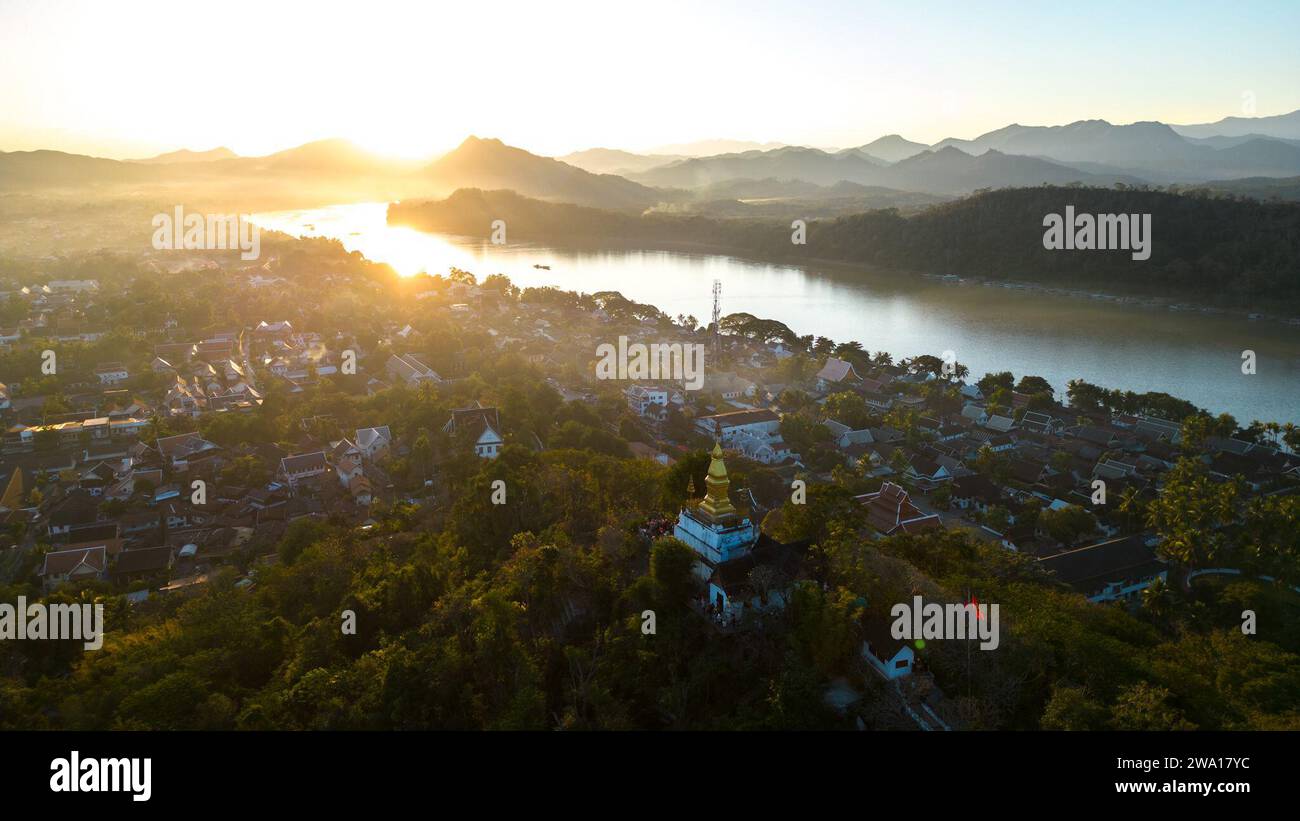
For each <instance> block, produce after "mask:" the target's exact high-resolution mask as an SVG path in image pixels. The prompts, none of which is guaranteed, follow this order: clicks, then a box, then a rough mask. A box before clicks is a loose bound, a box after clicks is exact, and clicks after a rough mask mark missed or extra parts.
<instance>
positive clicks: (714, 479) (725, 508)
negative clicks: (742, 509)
mask: <svg viewBox="0 0 1300 821" xmlns="http://www.w3.org/2000/svg"><path fill="white" fill-rule="evenodd" d="M712 456H713V460H712V461H711V462H709V475H708V476H706V477H705V478H704V484H705V486H706V488H707V490H706V492H705V494H704V501H702V502H700V504H699V507H698V508H697V510H699V511H700V512H701V513H703V514H705V515H706V516H708V517H709V518H711V519H713V520H714V521H717V520H718V519H722V518H725V517H727V516H735V515H736V508H735V506H733V505H732V504H731V497H730V496H729V495H728V489H729V488H730V487H731V480H730V479H728V478H727V466H726V465H725V464H724V463H723V461H722V445H721V444H720V443H717V442H715V443H714V445H713V454H712Z"/></svg>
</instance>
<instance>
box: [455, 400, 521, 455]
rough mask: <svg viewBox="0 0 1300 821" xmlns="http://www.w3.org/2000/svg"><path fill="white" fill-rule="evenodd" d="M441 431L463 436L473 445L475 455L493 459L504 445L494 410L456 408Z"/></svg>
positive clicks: (498, 419)
mask: <svg viewBox="0 0 1300 821" xmlns="http://www.w3.org/2000/svg"><path fill="white" fill-rule="evenodd" d="M442 429H443V430H444V431H446V432H447V433H449V434H451V435H453V436H464V437H466V438H468V439H471V440H472V441H473V443H474V453H475V455H477V456H479V457H481V458H483V459H495V458H497V455H498V454H499V453H500V452H501V446H502V445H504V444H505V438H504V437H503V436H502V435H501V419H500V416H499V415H498V413H497V409H496V408H484V407H474V408H457V409H456V410H453V411H452V412H451V418H450V419H448V420H447V424H445V425H443V426H442Z"/></svg>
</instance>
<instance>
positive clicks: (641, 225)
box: [388, 186, 1300, 324]
mask: <svg viewBox="0 0 1300 821" xmlns="http://www.w3.org/2000/svg"><path fill="white" fill-rule="evenodd" d="M1067 204H1071V205H1074V206H1075V207H1076V209H1077V210H1078V211H1079V212H1080V213H1110V212H1115V213H1151V214H1152V215H1153V225H1154V229H1153V231H1154V239H1153V251H1152V257H1151V259H1150V260H1147V261H1143V262H1134V261H1133V260H1132V259H1131V258H1130V255H1129V252H1128V251H1123V250H1115V251H1092V252H1089V253H1083V252H1059V251H1048V250H1047V249H1044V248H1043V244H1042V231H1043V229H1042V219H1043V216H1044V215H1045V214H1048V213H1054V212H1056V211H1059V210H1061V209H1062V208H1063V207H1064V206H1065V205H1067ZM497 219H502V220H505V222H506V224H507V225H508V226H509V234H510V236H511V237H512V238H514V239H522V240H525V241H539V242H540V241H544V242H545V244H546V245H548V246H553V247H566V248H579V249H581V248H600V249H609V248H611V247H612V248H628V249H632V248H635V249H640V250H666V251H683V252H686V253H721V254H726V255H730V256H737V257H740V258H745V259H751V260H756V261H762V262H767V263H772V264H786V265H798V266H801V267H810V266H837V267H838V266H851V267H852V269H853V270H851V271H844V272H843V273H846V274H852V273H854V272H857V273H861V269H862V266H869V267H870V268H871V269H872V270H873V271H879V272H882V273H890V274H896V275H901V276H920V277H926V278H927V279H932V280H939V281H944V282H950V283H953V284H984V285H990V286H993V287H1003V288H1011V289H1017V290H1025V291H1036V292H1042V293H1049V294H1054V295H1058V296H1069V297H1079V298H1088V299H1097V300H1105V301H1110V302H1114V303H1117V304H1124V305H1139V306H1145V307H1149V308H1158V309H1167V310H1172V311H1193V310H1200V311H1201V312H1203V313H1207V314H1215V313H1234V314H1239V315H1240V316H1242V317H1244V318H1251V319H1257V320H1265V321H1267V320H1277V321H1282V322H1289V323H1291V324H1300V277H1296V275H1295V272H1296V271H1300V205H1294V204H1288V203H1262V202H1256V201H1252V200H1241V199H1236V198H1231V197H1208V196H1205V195H1203V194H1202V193H1198V192H1193V193H1191V194H1173V193H1166V192H1158V191H1147V190H1140V189H1129V188H1116V189H1104V188H1082V187H1063V186H1041V187H1036V188H1021V189H1003V190H998V191H987V192H978V193H976V194H974V195H972V196H970V197H968V198H965V199H963V200H958V201H955V202H951V203H944V204H942V205H937V206H934V207H932V208H930V209H928V210H926V211H923V212H921V213H918V214H914V215H911V216H903V215H901V214H899V212H898V211H896V210H894V209H884V210H878V211H869V212H865V213H862V214H855V215H852V216H847V217H839V218H836V219H831V220H812V221H809V222H808V223H807V242H806V244H804V245H796V244H794V243H792V241H791V235H792V229H791V227H790V225H788V224H786V223H783V222H780V221H776V220H757V219H717V218H713V217H706V216H700V215H692V216H681V215H667V214H662V213H646V214H641V215H632V214H626V213H619V212H613V211H604V210H601V209H597V208H589V207H584V206H576V205H570V204H563V203H551V202H544V201H541V200H535V199H530V198H527V197H523V196H520V195H518V194H516V193H514V192H510V191H482V190H479V189H462V190H459V191H457V192H455V193H454V194H452V195H451V196H450V197H448V198H446V199H444V200H426V201H415V202H412V201H403V202H395V203H392V204H390V206H389V210H388V221H389V223H390V224H394V225H404V226H408V227H411V228H415V229H417V230H422V231H426V232H431V233H447V234H458V235H462V236H482V237H485V238H486V237H487V235H488V232H489V226H490V225H491V224H492V222H493V220H497ZM1243 236H1244V237H1245V238H1244V239H1243ZM1135 266H1137V267H1135ZM811 270H812V272H814V273H823V272H820V271H816V270H815V269H811ZM1135 272H1137V273H1138V274H1139V275H1140V274H1142V273H1147V274H1148V277H1147V280H1146V282H1144V283H1135V282H1134V276H1135Z"/></svg>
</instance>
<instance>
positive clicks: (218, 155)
mask: <svg viewBox="0 0 1300 821" xmlns="http://www.w3.org/2000/svg"><path fill="white" fill-rule="evenodd" d="M238 156H239V155H238V154H236V153H235V152H234V151H231V150H230V149H229V148H226V147H225V146H224V145H223V146H220V147H218V148H213V149H210V150H208V151H191V150H190V149H188V148H181V149H177V150H176V151H168V152H167V153H165V154H159V155H158V156H156V157H149V158H147V159H143V160H128V162H138V163H146V164H150V165H171V164H175V163H188V162H212V161H214V160H233V159H236V158H237V157H238Z"/></svg>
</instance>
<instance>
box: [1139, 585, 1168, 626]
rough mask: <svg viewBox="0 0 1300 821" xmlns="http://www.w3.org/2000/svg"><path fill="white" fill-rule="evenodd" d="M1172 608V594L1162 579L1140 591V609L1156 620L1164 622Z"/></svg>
mask: <svg viewBox="0 0 1300 821" xmlns="http://www.w3.org/2000/svg"><path fill="white" fill-rule="evenodd" d="M1173 607H1174V594H1173V591H1172V590H1170V589H1169V585H1167V584H1165V580H1164V579H1156V580H1155V581H1153V582H1151V584H1149V585H1147V588H1146V589H1145V590H1143V591H1142V609H1144V610H1146V611H1147V612H1148V613H1150V614H1151V616H1152V618H1154V619H1156V620H1164V619H1165V618H1167V617H1168V616H1169V614H1170V613H1171V612H1172V610H1173Z"/></svg>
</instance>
